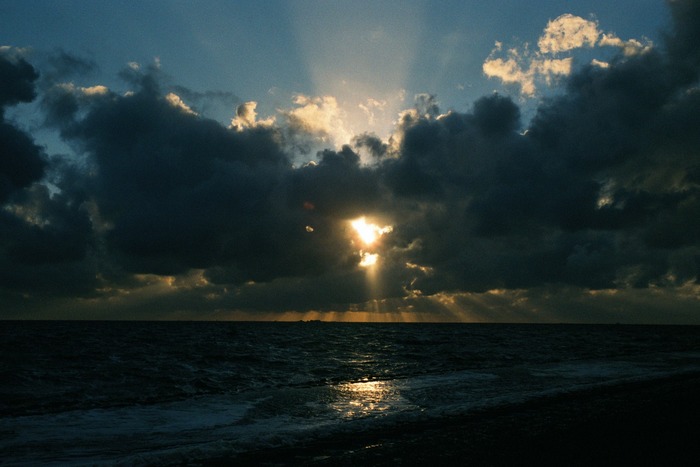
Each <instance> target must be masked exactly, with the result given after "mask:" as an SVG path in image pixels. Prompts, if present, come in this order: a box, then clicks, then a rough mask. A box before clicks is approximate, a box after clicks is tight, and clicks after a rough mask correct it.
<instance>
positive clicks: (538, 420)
mask: <svg viewBox="0 0 700 467" xmlns="http://www.w3.org/2000/svg"><path fill="white" fill-rule="evenodd" d="M699 398H700V374H693V375H685V376H675V377H670V378H665V379H659V380H654V381H645V382H635V383H626V384H622V385H618V386H612V387H606V388H596V389H591V390H586V391H583V392H577V393H574V394H565V395H557V396H551V397H544V398H540V399H537V400H534V401H529V402H527V403H523V404H513V405H509V406H504V407H499V408H496V409H489V410H484V411H480V412H475V413H472V414H469V415H466V416H463V417H454V418H447V419H443V420H440V421H439V422H437V421H436V422H425V423H417V424H410V425H406V426H403V427H401V428H398V429H395V430H391V431H373V432H363V433H355V434H353V435H348V436H344V437H340V438H339V437H334V438H333V439H329V440H322V441H314V442H312V443H308V444H302V445H298V446H295V447H293V448H279V449H265V450H260V451H253V452H249V453H246V454H244V455H240V456H234V457H229V458H225V459H224V458H219V459H210V460H208V461H205V462H203V465H207V466H218V465H313V466H336V465H343V466H351V465H352V466H370V465H380V466H389V465H431V466H435V467H438V466H443V465H465V466H490V465H494V466H517V465H539V466H542V465H551V466H554V465H557V466H588V465H595V466H604V465H610V466H613V465H614V466H625V465H634V466H657V465H658V466H686V465H687V466H691V465H692V466H696V465H700V402H699Z"/></svg>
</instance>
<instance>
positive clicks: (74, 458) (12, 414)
mask: <svg viewBox="0 0 700 467" xmlns="http://www.w3.org/2000/svg"><path fill="white" fill-rule="evenodd" d="M0 334H1V335H2V339H1V340H0V347H1V350H2V351H1V352H0V363H1V365H0V434H1V436H0V454H1V456H0V457H2V458H3V462H4V463H6V464H8V465H26V464H28V463H29V464H61V465H65V464H99V463H110V464H111V463H114V462H124V463H128V464H134V463H136V464H138V463H144V464H158V463H163V464H167V463H172V462H184V461H187V460H190V459H197V458H205V457H207V456H218V455H222V454H225V453H228V452H240V451H245V450H249V449H254V448H260V447H266V446H279V445H285V444H293V443H295V442H297V441H298V440H300V439H309V438H314V437H328V436H333V435H334V434H340V433H347V432H352V431H354V430H362V429H366V428H376V427H381V426H389V425H392V424H397V423H405V422H406V421H411V420H418V419H425V418H430V417H441V416H446V415H454V414H461V413H468V412H469V411H470V410H473V409H475V408H478V407H488V406H494V405H499V404H503V403H508V402H513V401H520V400H527V399H528V398H531V397H536V396H538V395H542V394H549V393H557V392H565V391H576V390H578V389H581V388H585V387H590V386H592V385H601V384H615V383H619V382H623V381H629V380H639V379H647V378H654V377H658V376H663V375H667V374H675V373H682V372H692V371H700V328H698V327H676V326H621V325H616V326H587V325H484V324H478V325H476V324H472V325H438V324H435V325H430V324H420V325H419V324H340V323H338V324H332V323H214V322H186V323H185V322H1V323H0Z"/></svg>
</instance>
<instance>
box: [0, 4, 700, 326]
mask: <svg viewBox="0 0 700 467" xmlns="http://www.w3.org/2000/svg"><path fill="white" fill-rule="evenodd" d="M699 77H700V4H699V3H698V2H695V1H691V0H670V1H666V2H664V1H661V0H653V1H652V0H623V1H617V2H609V1H593V0H591V1H575V2H572V1H563V0H560V1H555V0H549V1H538V2H512V1H493V2H477V1H441V2H427V1H401V2H391V1H383V2H369V1H368V2H362V1H354V2H337V1H266V2H247V1H241V2H227V1H201V2H185V1H149V2H140V1H139V2H132V1H123V2H107V1H95V2H80V1H64V2H55V1H40V0H37V1H32V2H21V1H7V0H0V319H186V320H191V319H207V320H231V319H233V320H309V319H319V320H337V321H392V322H394V321H399V322H421V321H448V322H452V321H459V322H591V323H616V322H620V323H660V324H700V306H699V305H700V284H699V283H698V277H699V276H698V274H699V272H700V221H699V219H700V131H698V128H700V88H699V87H698V85H699V83H700V81H699Z"/></svg>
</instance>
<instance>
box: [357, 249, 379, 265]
mask: <svg viewBox="0 0 700 467" xmlns="http://www.w3.org/2000/svg"><path fill="white" fill-rule="evenodd" d="M360 256H361V258H362V259H361V260H360V266H362V267H363V268H368V267H370V266H374V265H375V264H377V260H378V259H379V255H378V254H376V253H367V252H361V253H360Z"/></svg>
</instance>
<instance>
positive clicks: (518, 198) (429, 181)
mask: <svg viewBox="0 0 700 467" xmlns="http://www.w3.org/2000/svg"><path fill="white" fill-rule="evenodd" d="M671 7H672V8H673V9H674V16H675V17H679V16H680V17H682V21H680V22H679V24H678V29H677V30H676V31H675V32H674V33H671V34H669V36H668V43H667V47H666V48H661V49H660V50H655V51H651V52H648V53H643V54H639V55H637V56H632V57H622V56H621V57H619V58H618V59H616V60H615V61H613V62H612V64H611V66H610V67H609V68H606V69H602V68H598V67H595V66H588V67H584V68H583V69H581V70H579V71H578V72H576V73H575V74H574V75H572V76H571V77H570V79H569V80H568V83H567V87H566V93H564V94H562V95H560V96H558V97H553V98H550V99H549V100H546V101H545V102H543V103H542V104H541V105H540V107H539V109H538V112H537V115H536V116H535V118H534V119H533V121H532V123H531V124H530V127H529V128H528V129H527V132H526V133H525V134H520V133H518V131H517V129H518V127H519V126H520V124H519V112H518V109H517V106H516V105H515V104H514V103H513V102H512V101H511V100H510V99H509V98H507V97H500V96H497V95H494V96H491V97H486V98H482V99H480V100H479V101H477V102H476V103H475V104H474V107H473V110H472V112H471V113H466V114H460V113H457V112H452V113H449V114H447V115H444V116H441V117H440V118H430V115H429V114H428V116H427V117H426V116H424V115H423V114H422V113H421V112H419V113H418V114H417V115H416V114H413V115H408V116H407V117H405V118H404V120H403V122H402V124H403V135H402V136H403V140H402V147H401V149H400V157H399V158H397V159H393V160H388V161H386V162H385V163H384V164H383V166H382V170H383V177H384V180H385V182H386V183H387V185H388V186H389V187H390V188H391V189H392V190H393V192H394V193H395V194H396V195H397V196H398V197H399V198H400V199H404V200H405V201H406V203H405V207H406V209H407V212H406V214H405V215H404V218H405V219H410V220H407V221H406V223H405V224H403V223H399V224H398V225H397V227H396V229H395V230H396V234H395V236H397V237H404V238H402V239H401V240H400V241H402V242H403V244H409V243H410V242H412V241H415V240H419V241H420V242H421V244H422V245H423V247H422V248H421V249H414V250H411V251H409V253H408V255H410V256H409V257H410V259H411V261H413V262H415V263H418V264H423V265H426V266H430V267H432V268H434V271H435V272H434V274H433V275H432V276H430V277H425V278H418V279H419V280H418V281H417V282H416V287H418V288H423V289H424V291H429V292H435V291H438V290H441V289H442V288H448V289H449V288H452V289H454V290H460V289H467V290H486V289H489V288H494V287H530V286H533V285H538V284H543V283H551V284H554V283H566V284H573V285H581V286H585V287H592V288H601V287H615V286H618V285H631V286H647V285H649V284H651V283H661V282H663V281H666V280H669V279H668V278H669V277H673V278H674V279H673V280H675V281H677V282H679V283H681V282H683V281H686V280H692V279H697V277H698V273H700V271H698V269H697V268H696V264H697V261H696V260H689V261H686V262H684V263H683V265H682V266H679V265H677V260H676V259H674V258H676V256H675V255H674V252H680V251H683V256H685V257H688V256H690V257H691V258H697V257H698V250H697V248H698V246H700V245H699V242H700V235H699V234H700V231H698V221H697V219H698V213H699V212H698V201H699V200H698V194H699V192H698V189H699V188H700V187H699V186H698V184H697V178H696V174H697V167H698V163H700V140H699V137H698V132H697V128H698V123H699V120H698V119H699V118H700V105H698V104H700V102H699V101H698V95H699V93H698V90H697V88H696V87H695V86H696V85H697V77H698V74H697V73H698V67H697V61H696V58H695V57H696V54H697V52H696V51H697V48H698V47H697V46H695V47H690V46H688V43H689V42H690V43H692V38H695V37H696V34H697V29H698V28H699V26H698V25H700V22H698V21H697V20H698V19H700V15H698V14H697V13H698V12H697V8H695V7H691V6H690V5H688V4H686V3H682V4H681V3H674V4H672V5H671ZM681 11H682V13H680V12H681ZM689 15H690V16H692V15H695V16H694V18H695V20H694V21H690V20H689V19H688V16H689ZM678 70H682V71H683V72H682V73H678ZM417 206H421V208H420V210H416V207H417ZM409 210H412V211H409ZM681 270H682V271H683V272H675V271H681Z"/></svg>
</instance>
